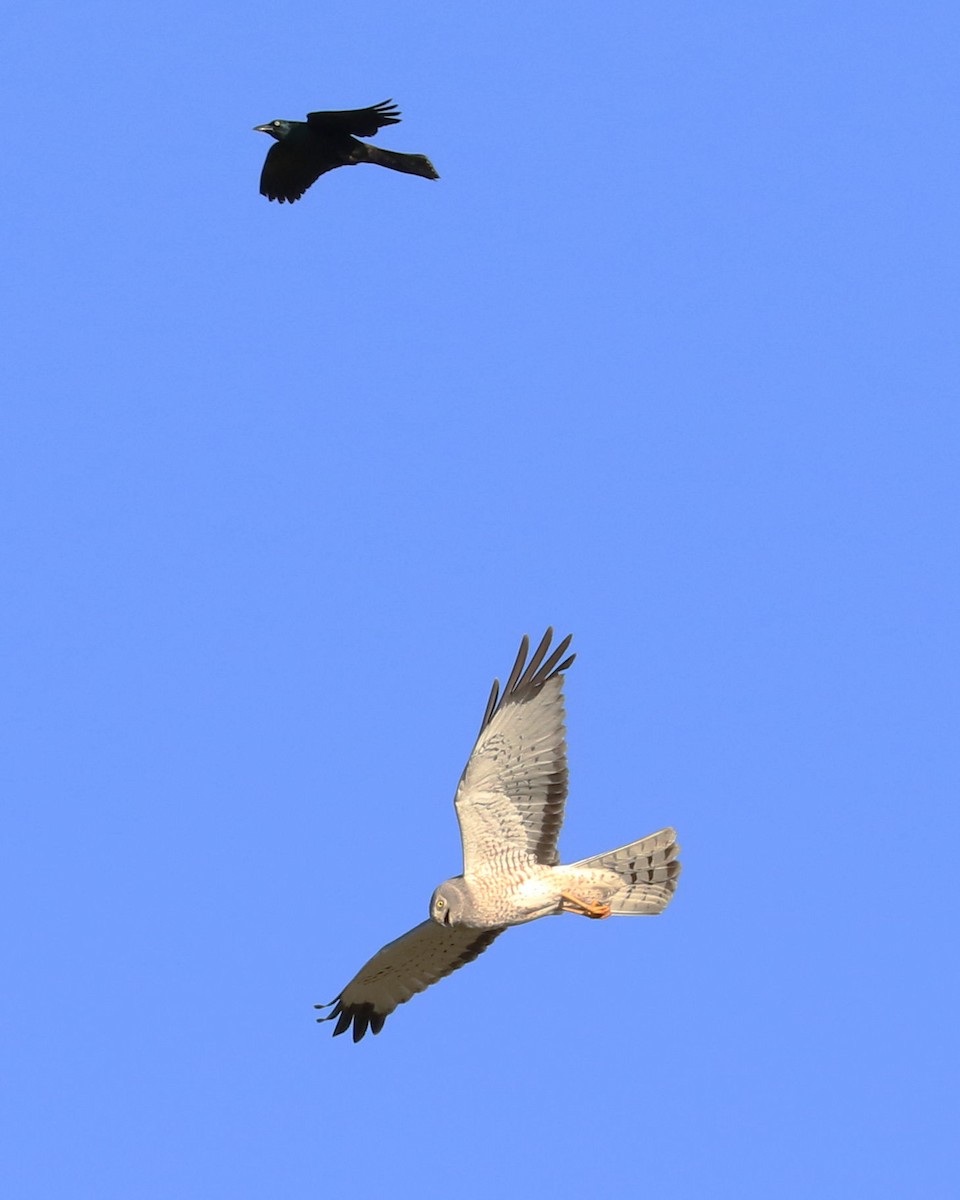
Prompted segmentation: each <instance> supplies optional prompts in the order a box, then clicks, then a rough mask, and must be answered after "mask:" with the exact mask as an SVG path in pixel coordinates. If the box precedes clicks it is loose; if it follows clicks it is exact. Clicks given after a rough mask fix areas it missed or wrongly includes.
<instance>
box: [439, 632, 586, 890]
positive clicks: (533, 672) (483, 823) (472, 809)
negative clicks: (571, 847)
mask: <svg viewBox="0 0 960 1200" xmlns="http://www.w3.org/2000/svg"><path fill="white" fill-rule="evenodd" d="M552 637H553V630H552V629H548V630H547V632H546V633H545V634H544V635H543V640H542V641H541V642H540V645H539V646H538V647H537V649H536V650H535V651H534V654H533V657H532V658H531V659H530V662H529V663H527V652H528V650H529V648H530V643H529V640H528V638H527V637H526V635H524V638H523V641H522V642H521V643H520V652H519V654H518V655H517V661H516V662H515V663H514V664H513V670H512V671H511V672H510V677H509V679H508V680H507V684H506V687H505V688H504V689H503V693H502V695H501V693H500V684H499V681H498V680H496V679H495V680H494V681H493V688H492V689H491V692H490V699H489V700H488V701H487V709H486V712H485V713H484V714H483V722H482V723H481V725H480V736H479V737H478V738H477V744H476V745H475V746H474V748H473V752H472V754H471V755H470V758H469V760H468V762H467V765H466V767H465V768H464V772H463V775H462V776H461V777H460V783H459V784H458V786H457V794H456V798H455V800H454V804H455V806H456V810H457V820H458V821H459V822H460V839H461V841H462V842H463V872H464V874H465V875H471V874H474V873H475V872H477V871H482V870H483V868H484V867H497V868H502V867H503V866H504V865H505V864H507V863H509V861H510V860H511V859H514V860H520V861H523V862H530V861H534V862H538V863H546V864H548V865H551V866H552V865H553V864H554V863H556V862H558V861H559V855H558V852H557V837H558V835H559V833H560V826H561V825H562V824H563V806H564V803H565V801H566V798H567V744H566V737H565V734H564V725H563V718H564V712H563V676H562V672H563V671H565V670H566V669H567V667H569V666H570V664H571V663H572V662H573V660H574V658H575V657H576V656H575V655H573V654H571V655H570V656H569V657H568V658H564V657H563V656H564V654H566V651H567V647H568V646H569V645H570V640H571V639H570V637H566V638H564V639H563V641H562V642H561V643H560V644H559V646H557V648H556V649H555V650H554V651H553V653H552V654H550V656H549V657H547V651H548V650H549V648H550V641H551V638H552ZM561 660H562V661H561Z"/></svg>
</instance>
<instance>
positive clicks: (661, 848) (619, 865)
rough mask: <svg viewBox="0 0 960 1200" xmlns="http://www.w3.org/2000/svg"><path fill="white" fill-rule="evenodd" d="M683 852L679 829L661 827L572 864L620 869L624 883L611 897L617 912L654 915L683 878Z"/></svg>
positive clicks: (614, 911) (663, 905)
mask: <svg viewBox="0 0 960 1200" xmlns="http://www.w3.org/2000/svg"><path fill="white" fill-rule="evenodd" d="M679 853H680V847H679V846H678V845H677V831H676V830H675V829H661V830H660V832H659V833H651V834H650V836H649V837H645V838H641V839H640V841H639V842H631V843H630V845H629V846H621V847H620V848H619V849H618V850H608V851H607V853H606V854H597V855H595V856H594V857H593V858H585V859H583V861H582V862H578V863H572V864H571V866H574V867H602V868H603V869H604V870H607V871H616V873H617V874H618V875H619V876H620V878H621V879H622V880H623V887H622V888H621V889H620V891H619V892H615V893H614V895H612V896H610V897H609V899H608V903H609V905H610V909H611V912H612V913H613V914H614V915H621V916H628V915H635V914H647V915H652V914H655V913H660V912H663V910H664V909H665V908H666V907H667V905H668V904H669V903H670V901H671V900H672V899H673V893H674V892H675V891H676V889H677V880H678V879H679V878H680V863H679V862H678V861H677V855H678V854H679Z"/></svg>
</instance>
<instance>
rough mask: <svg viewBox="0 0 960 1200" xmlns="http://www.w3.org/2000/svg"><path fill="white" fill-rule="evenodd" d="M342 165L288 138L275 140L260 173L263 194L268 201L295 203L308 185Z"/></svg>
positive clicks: (261, 193)
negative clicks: (292, 144)
mask: <svg viewBox="0 0 960 1200" xmlns="http://www.w3.org/2000/svg"><path fill="white" fill-rule="evenodd" d="M336 166H339V163H337V162H329V161H328V162H326V163H324V161H323V159H322V158H321V157H320V156H319V155H315V154H313V155H311V154H305V153H304V151H303V149H302V147H301V148H298V147H296V146H291V145H289V144H288V143H287V142H286V141H282V142H274V143H273V145H272V146H271V147H270V149H269V150H268V151H267V157H266V160H265V161H264V164H263V170H262V171H261V172H260V195H261V196H266V197H267V199H268V200H279V201H280V203H281V204H283V202H284V201H285V200H286V201H287V202H288V203H289V204H293V202H294V200H299V199H300V197H301V196H302V195H303V193H304V192H305V191H306V190H307V188H308V187H309V186H310V185H311V184H312V183H316V181H317V180H318V179H319V178H320V176H321V175H323V174H324V172H326V171H332V170H333V168H334V167H336Z"/></svg>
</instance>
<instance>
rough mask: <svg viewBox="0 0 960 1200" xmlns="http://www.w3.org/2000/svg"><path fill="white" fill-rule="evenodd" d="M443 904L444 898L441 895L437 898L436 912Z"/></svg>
mask: <svg viewBox="0 0 960 1200" xmlns="http://www.w3.org/2000/svg"><path fill="white" fill-rule="evenodd" d="M443 905H444V899H443V897H442V896H441V897H440V898H439V899H438V900H437V912H439V911H440V909H441V908H443Z"/></svg>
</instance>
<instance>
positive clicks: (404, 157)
mask: <svg viewBox="0 0 960 1200" xmlns="http://www.w3.org/2000/svg"><path fill="white" fill-rule="evenodd" d="M399 123H400V110H399V109H398V108H397V106H396V105H395V104H394V103H393V101H392V100H383V101H381V102H380V103H379V104H374V105H373V107H372V108H351V109H347V110H346V111H344V112H313V113H307V119H306V120H305V121H271V122H270V124H269V125H255V126H254V130H255V131H256V132H257V133H269V134H270V136H271V137H272V138H276V139H277V144H276V145H275V146H271V147H270V150H269V151H268V153H267V159H266V162H265V163H264V164H263V173H262V174H261V176H260V195H261V196H266V197H267V199H268V200H279V201H280V203H281V204H282V203H283V202H284V200H286V201H287V202H288V203H289V204H292V203H293V202H294V200H299V199H300V197H301V196H302V195H303V193H304V192H305V191H306V190H307V188H308V187H309V186H310V184H311V183H313V182H314V181H315V180H316V179H319V177H320V176H321V175H323V174H324V172H325V171H332V170H333V169H334V167H352V166H355V165H356V164H357V163H364V162H368V163H376V164H377V166H378V167H389V168H390V169H391V171H404V172H405V173H406V174H407V175H420V176H422V177H423V178H424V179H439V178H440V176H439V175H438V174H437V172H436V171H435V170H434V169H433V163H432V162H431V161H430V159H429V158H427V157H426V156H425V155H423V154H401V153H399V151H397V150H381V149H380V147H379V146H371V145H369V144H368V143H367V142H358V141H357V138H356V137H355V136H354V135H359V136H360V137H373V135H374V134H375V133H376V132H377V130H378V129H381V128H382V127H383V126H384V125H398V124H399Z"/></svg>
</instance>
